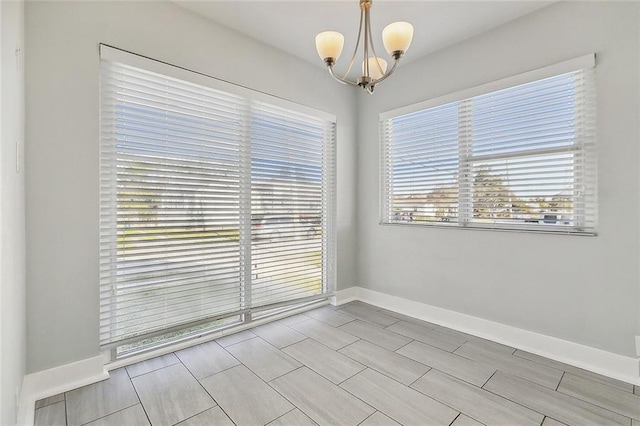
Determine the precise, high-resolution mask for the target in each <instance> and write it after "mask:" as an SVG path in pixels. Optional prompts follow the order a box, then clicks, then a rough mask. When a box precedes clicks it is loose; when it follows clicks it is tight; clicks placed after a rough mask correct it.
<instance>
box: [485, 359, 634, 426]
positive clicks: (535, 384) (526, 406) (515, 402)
mask: <svg viewBox="0 0 640 426" xmlns="http://www.w3.org/2000/svg"><path fill="white" fill-rule="evenodd" d="M498 371H500V370H498ZM496 373H497V372H496ZM501 373H502V374H507V375H509V376H513V377H517V376H514V375H513V374H509V373H505V372H504V371H501ZM492 377H493V376H492ZM519 378H520V379H522V380H526V381H527V382H529V383H531V384H532V385H534V386H540V387H542V388H544V389H547V390H549V391H551V392H556V391H554V390H553V389H549V388H547V387H544V386H542V385H539V384H537V383H534V382H532V381H530V380H527V379H525V378H523V377H519ZM487 383H489V381H488V380H487ZM487 383H485V384H484V385H483V387H482V389H484V390H486V391H487V392H489V393H492V394H494V395H496V396H499V397H501V398H504V399H506V400H508V401H511V402H513V403H514V404H517V405H520V406H522V407H525V408H528V409H529V410H532V411H535V412H537V413H540V414H542V415H543V416H545V417H550V418H552V419H553V420H556V421H559V422H560V423H564V422H561V421H560V420H557V419H556V418H555V417H553V416H552V415H550V414H547V413H543V412H541V411H539V410H537V409H535V408H533V407H530V406H528V405H524V404H522V403H520V402H517V401H513V400H512V399H509V398H507V397H506V396H503V395H500V394H499V393H496V392H493V391H492V390H490V389H486V388H485V387H484V386H486V384H487ZM557 393H559V394H561V395H564V396H567V397H569V398H572V399H575V400H578V401H580V402H583V403H585V404H588V405H591V406H593V407H596V408H598V409H603V410H605V411H608V412H610V413H613V414H617V415H619V416H622V417H625V418H628V419H629V420H631V418H629V417H627V416H625V415H623V414H621V413H617V412H615V411H611V410H607V409H606V408H602V407H598V406H597V405H595V404H592V403H590V402H588V401H583V400H582V399H580V398H575V397H573V396H571V395H567V394H565V393H562V392H557ZM629 424H631V422H629Z"/></svg>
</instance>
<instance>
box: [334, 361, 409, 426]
mask: <svg viewBox="0 0 640 426" xmlns="http://www.w3.org/2000/svg"><path fill="white" fill-rule="evenodd" d="M368 369H371V370H373V371H375V372H377V373H379V371H377V370H374V369H373V368H371V367H367V368H365V369H364V370H362V371H359V372H358V373H356V374H354V375H353V376H351V377H349V379H352V378H353V377H355V376H357V375H358V374H361V373H362V372H364V371H367V370H368ZM380 374H382V373H380ZM387 377H388V376H387ZM389 378H390V377H389ZM347 380H348V379H347ZM347 380H344V381H343V382H342V383H340V384H339V385H336V386H338V387H339V388H340V389H342V390H343V391H344V392H346V393H348V394H349V395H351V396H352V397H354V398H355V399H357V400H358V401H360V402H362V403H363V404H364V405H366V406H367V407H370V408H372V409H373V413H371V415H370V416H369V417H371V416H372V415H374V414H375V412H376V411H380V412H381V413H382V414H384V415H385V416H387V417H389V418H390V419H392V420H394V421H396V422H398V423H400V424H401V425H402V424H403V423H402V422H401V421H400V420H398V419H396V418H395V417H393V416H391V415H390V414H389V413H386V412H384V411H383V410H382V409H380V408H378V407H375V406H373V405H371V404H370V403H368V402H367V401H365V400H364V399H362V398H360V397H359V396H357V395H355V394H353V393H352V392H350V391H349V390H348V389H345V388H344V387H343V386H342V385H343V384H344V383H345V382H346V381H347ZM398 383H399V382H398ZM400 384H402V383H400ZM403 386H404V385H403ZM365 420H366V419H365ZM363 421H364V420H363Z"/></svg>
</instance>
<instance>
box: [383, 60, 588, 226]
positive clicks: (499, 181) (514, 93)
mask: <svg viewBox="0 0 640 426" xmlns="http://www.w3.org/2000/svg"><path fill="white" fill-rule="evenodd" d="M594 85H595V82H594V71H593V69H583V70H578V71H573V72H569V73H565V74H561V75H556V76H552V77H549V78H545V79H542V80H537V81H533V82H530V83H525V84H521V85H518V86H514V87H509V88H505V89H502V90H499V91H494V92H490V93H485V94H482V95H478V96H475V97H473V98H469V99H463V100H461V101H456V102H451V103H448V104H444V105H439V106H435V107H432V108H428V109H425V110H421V111H415V112H411V113H408V114H403V115H399V116H391V117H388V118H385V119H382V120H381V132H382V134H381V141H382V153H383V158H382V161H381V164H382V167H383V170H382V176H383V182H382V187H383V197H382V198H383V202H382V220H383V222H385V223H414V224H417V223H429V222H431V223H433V222H439V223H448V224H457V225H459V226H464V227H480V228H496V229H523V230H540V231H548V232H566V233H584V234H594V233H595V231H596V223H597V205H596V195H597V179H596V164H595V152H594V149H595V93H594V92H595V90H594ZM443 111H450V114H443Z"/></svg>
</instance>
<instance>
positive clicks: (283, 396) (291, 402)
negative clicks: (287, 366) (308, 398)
mask: <svg viewBox="0 0 640 426" xmlns="http://www.w3.org/2000/svg"><path fill="white" fill-rule="evenodd" d="M304 367H306V368H309V367H307V366H306V365H302V366H300V367H298V368H296V369H295V370H292V371H289V373H293V372H294V371H296V370H299V369H301V368H304ZM247 368H248V367H247ZM312 371H313V370H312ZM289 373H286V374H283V375H282V376H280V377H276V378H275V379H273V380H271V381H269V382H265V381H264V380H262V378H261V377H260V380H262V381H263V382H265V383H266V384H267V386H269V388H270V389H272V390H273V391H274V392H275V393H277V394H278V395H280V397H282V398H283V399H284V400H285V401H287V402H288V403H289V404H291V405H292V406H293V407H294V408H293V409H291V410H289V411H287V413H289V412H291V411H293V410H295V409H296V408H297V409H298V410H300V411H301V412H302V413H303V414H304V415H305V416H307V417H309V418H310V419H311V420H312V421H313V422H314V423H316V424H317V422H316V421H315V420H313V417H312V416H311V415H310V414H309V413H307V412H306V411H304V410H303V409H302V407H298V406H297V405H296V404H294V402H293V401H291V400H290V399H289V398H287V396H286V395H283V394H282V393H281V392H280V391H279V390H278V389H276V388H275V387H274V386H273V385H272V384H271V382H274V381H275V380H277V379H279V378H281V377H284V376H286V375H287V374H289ZM285 414H286V413H285ZM280 417H282V416H280ZM275 420H276V419H273V420H272V421H275Z"/></svg>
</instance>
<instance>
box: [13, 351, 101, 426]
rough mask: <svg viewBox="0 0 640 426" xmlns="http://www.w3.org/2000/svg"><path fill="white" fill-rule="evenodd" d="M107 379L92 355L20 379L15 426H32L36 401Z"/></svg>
mask: <svg viewBox="0 0 640 426" xmlns="http://www.w3.org/2000/svg"><path fill="white" fill-rule="evenodd" d="M108 378H109V373H108V372H107V370H106V369H105V368H104V358H103V357H102V356H96V357H93V358H87V359H83V360H81V361H77V362H73V363H71V364H65V365H62V366H60V367H55V368H50V369H48V370H43V371H38V372H37V373H33V374H28V375H26V376H25V377H24V381H23V383H22V393H21V394H20V403H19V408H18V425H24V426H32V425H33V420H34V412H35V404H36V401H38V400H39V399H42V398H46V397H49V396H53V395H57V394H59V393H62V392H67V391H70V390H72V389H75V388H79V387H81V386H86V385H89V384H91V383H95V382H99V381H101V380H105V379H108Z"/></svg>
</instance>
